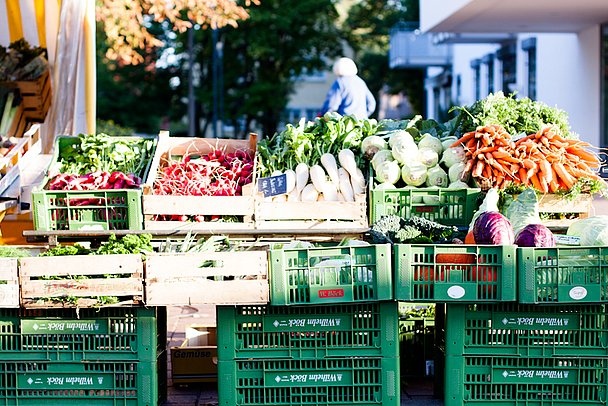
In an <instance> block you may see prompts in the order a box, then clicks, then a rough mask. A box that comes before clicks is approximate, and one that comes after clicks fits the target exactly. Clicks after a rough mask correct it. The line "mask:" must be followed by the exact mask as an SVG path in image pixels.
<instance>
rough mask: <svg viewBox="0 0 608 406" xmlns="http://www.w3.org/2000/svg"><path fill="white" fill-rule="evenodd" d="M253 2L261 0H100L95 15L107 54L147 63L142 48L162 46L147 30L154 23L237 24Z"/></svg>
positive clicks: (127, 61) (180, 25)
mask: <svg viewBox="0 0 608 406" xmlns="http://www.w3.org/2000/svg"><path fill="white" fill-rule="evenodd" d="M241 4H243V5H241ZM252 4H259V0H244V1H242V2H240V3H237V2H236V1H234V0H97V13H96V15H97V20H98V21H100V22H101V23H102V24H103V26H104V31H105V33H106V36H107V40H108V45H109V47H108V50H107V52H106V57H107V58H109V59H111V60H116V61H120V62H121V63H124V64H132V65H136V64H139V63H142V62H144V57H143V56H142V52H141V51H145V50H150V49H152V48H155V47H159V46H162V45H163V42H162V41H161V40H160V39H159V38H158V37H156V36H154V35H152V34H151V33H150V31H149V30H148V28H147V27H148V26H149V24H150V23H151V22H154V21H155V22H169V23H170V25H171V27H172V29H173V30H174V31H177V32H184V31H185V30H187V29H188V28H190V27H192V25H193V24H197V25H200V26H201V27H203V28H209V27H210V28H222V27H225V26H233V27H236V26H237V22H238V21H239V20H244V19H247V18H248V16H249V14H248V11H247V7H249V6H251V5H252Z"/></svg>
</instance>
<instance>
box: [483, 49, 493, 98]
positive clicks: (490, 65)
mask: <svg viewBox="0 0 608 406" xmlns="http://www.w3.org/2000/svg"><path fill="white" fill-rule="evenodd" d="M482 62H483V63H484V64H485V65H486V68H487V69H488V76H487V79H488V93H494V54H488V55H486V56H484V57H483V59H482Z"/></svg>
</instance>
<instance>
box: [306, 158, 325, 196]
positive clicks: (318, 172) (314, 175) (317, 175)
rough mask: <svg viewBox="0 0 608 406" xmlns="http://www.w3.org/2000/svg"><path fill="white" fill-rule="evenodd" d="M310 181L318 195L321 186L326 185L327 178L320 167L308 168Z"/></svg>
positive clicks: (321, 189)
mask: <svg viewBox="0 0 608 406" xmlns="http://www.w3.org/2000/svg"><path fill="white" fill-rule="evenodd" d="M310 180H311V181H312V184H313V185H314V186H315V188H316V189H317V191H318V192H319V193H321V192H323V186H324V185H325V183H327V176H326V175H325V171H324V170H323V168H321V166H320V165H313V166H311V167H310Z"/></svg>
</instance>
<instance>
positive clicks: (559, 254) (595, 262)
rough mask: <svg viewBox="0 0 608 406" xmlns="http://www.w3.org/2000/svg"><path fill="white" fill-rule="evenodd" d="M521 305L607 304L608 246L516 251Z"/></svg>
mask: <svg viewBox="0 0 608 406" xmlns="http://www.w3.org/2000/svg"><path fill="white" fill-rule="evenodd" d="M517 262H518V272H519V301H520V302H521V303H600V302H601V303H604V302H608V247H559V248H518V249H517Z"/></svg>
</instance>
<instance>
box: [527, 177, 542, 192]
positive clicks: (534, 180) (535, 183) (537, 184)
mask: <svg viewBox="0 0 608 406" xmlns="http://www.w3.org/2000/svg"><path fill="white" fill-rule="evenodd" d="M530 181H531V182H532V186H534V188H535V189H537V190H542V186H541V185H540V181H539V180H538V176H536V174H534V175H532V176H530Z"/></svg>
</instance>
